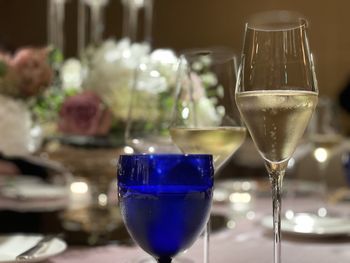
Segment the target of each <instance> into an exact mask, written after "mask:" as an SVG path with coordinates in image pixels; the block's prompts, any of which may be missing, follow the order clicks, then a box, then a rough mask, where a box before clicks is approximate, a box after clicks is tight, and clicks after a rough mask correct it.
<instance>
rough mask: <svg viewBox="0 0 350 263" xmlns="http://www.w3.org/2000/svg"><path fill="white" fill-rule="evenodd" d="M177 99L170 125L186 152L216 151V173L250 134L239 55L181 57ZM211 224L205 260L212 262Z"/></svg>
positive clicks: (219, 51) (211, 52) (208, 52)
mask: <svg viewBox="0 0 350 263" xmlns="http://www.w3.org/2000/svg"><path fill="white" fill-rule="evenodd" d="M176 82H177V84H176V99H175V107H174V112H173V117H172V121H171V125H170V135H171V138H172V140H173V142H174V143H175V144H176V145H177V146H178V147H179V148H180V150H181V151H182V152H183V153H189V154H203V153H205V154H212V155H213V160H214V166H215V174H217V171H218V169H220V168H221V167H222V166H223V164H224V163H225V162H227V160H228V159H229V158H230V156H232V155H233V153H234V152H235V151H236V150H237V149H238V148H239V147H240V146H241V144H242V143H243V141H244V139H245V136H246V129H245V127H244V126H242V122H241V119H240V115H239V112H238V109H237V107H236V104H235V101H234V86H235V82H236V56H235V55H234V53H233V52H231V51H230V50H229V49H225V48H211V49H204V50H191V51H188V52H185V53H184V54H182V55H181V56H180V63H179V67H178V74H177V81H176ZM209 232H210V229H209V223H208V224H207V226H206V229H205V232H204V262H206V263H207V262H209Z"/></svg>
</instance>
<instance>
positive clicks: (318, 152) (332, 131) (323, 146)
mask: <svg viewBox="0 0 350 263" xmlns="http://www.w3.org/2000/svg"><path fill="white" fill-rule="evenodd" d="M337 116H338V114H337V106H336V103H335V102H333V101H332V100H331V99H330V98H327V97H320V98H319V101H318V104H317V107H316V109H315V112H314V115H313V116H312V118H311V121H310V124H309V127H308V138H309V140H310V142H311V145H312V147H313V157H314V158H315V161H316V162H317V166H318V175H319V178H318V179H319V184H320V196H321V200H320V201H321V203H320V205H319V207H317V211H316V214H317V216H319V217H326V216H329V208H328V207H327V202H328V200H327V199H328V194H329V189H328V184H327V174H326V173H327V171H326V170H327V168H328V165H329V162H330V160H331V159H332V157H333V156H334V155H335V153H336V150H337V148H338V147H339V146H340V145H341V142H342V141H343V140H344V139H343V136H342V134H341V125H340V120H339V119H338V118H337Z"/></svg>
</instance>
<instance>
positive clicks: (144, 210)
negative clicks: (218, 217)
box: [118, 154, 214, 263]
mask: <svg viewBox="0 0 350 263" xmlns="http://www.w3.org/2000/svg"><path fill="white" fill-rule="evenodd" d="M213 174H214V168H213V163H212V156H211V155H205V154H196V155H194V154H193V155H184V154H149V155H122V156H121V157H120V158H119V163H118V190H119V203H120V208H121V212H122V216H123V220H124V223H125V225H126V228H127V229H128V231H129V233H130V235H131V237H132V238H133V239H134V241H135V242H136V243H137V244H138V245H139V246H140V247H141V248H142V249H143V250H144V251H146V252H147V253H149V254H150V255H152V256H153V257H154V258H155V259H156V260H157V262H158V263H170V262H171V261H172V258H173V257H174V256H175V255H177V254H178V253H179V252H181V251H183V250H186V249H188V248H189V247H190V246H191V245H192V244H193V243H194V241H195V240H196V239H197V238H198V236H199V235H200V233H201V232H202V230H203V228H204V226H205V224H206V222H207V221H208V218H209V214H210V207H211V202H212V193H213Z"/></svg>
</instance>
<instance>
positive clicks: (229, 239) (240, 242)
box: [50, 197, 350, 263]
mask: <svg viewBox="0 0 350 263" xmlns="http://www.w3.org/2000/svg"><path fill="white" fill-rule="evenodd" d="M316 203H317V200H315V199H313V198H310V197H308V198H297V199H288V200H284V203H283V206H284V207H285V208H288V207H297V208H298V209H300V210H299V211H302V210H303V209H308V208H311V207H312V206H313V204H316ZM349 207H350V204H349V203H343V204H340V205H336V206H332V209H334V210H336V211H338V212H344V211H345V212H347V213H348V212H350V209H349ZM271 210H272V209H271V200H270V198H268V197H259V198H257V199H256V201H255V203H254V213H255V216H254V217H253V218H252V219H250V220H249V219H246V218H239V219H236V220H235V224H236V225H235V227H234V228H233V229H228V228H227V229H225V230H223V231H220V232H217V233H215V234H214V235H212V237H211V262H212V263H229V262H232V263H250V262H251V263H253V262H259V263H271V262H272V261H273V260H272V235H271V234H270V233H271V231H267V230H266V229H264V228H263V227H262V226H261V225H260V220H261V218H262V217H263V216H265V215H267V214H269V213H270V211H271ZM214 211H216V212H218V213H226V214H227V213H228V211H229V210H228V209H227V207H226V206H215V207H214ZM252 215H253V214H251V213H250V216H251V217H252ZM202 242H203V241H202V240H198V241H197V242H196V243H195V244H194V245H193V247H192V248H190V249H189V250H188V251H187V253H185V254H183V255H182V257H184V258H191V259H193V262H202ZM349 248H350V237H334V238H324V239H309V238H308V239H306V238H301V237H299V238H297V237H292V236H289V237H288V236H286V235H284V236H283V237H282V260H283V263H295V262H300V263H315V262H317V263H329V262H332V263H346V262H350V249H349ZM145 256H146V254H145V253H144V252H143V251H142V250H141V249H140V248H138V247H123V246H117V245H108V246H102V247H95V248H74V247H71V248H69V249H68V250H67V251H66V252H64V253H63V254H61V255H58V256H56V257H54V258H52V259H51V260H50V262H52V263H75V262H84V263H90V262H91V263H92V262H103V263H109V262H110V263H112V262H113V263H124V262H125V263H131V262H134V260H135V259H138V258H144V257H145Z"/></svg>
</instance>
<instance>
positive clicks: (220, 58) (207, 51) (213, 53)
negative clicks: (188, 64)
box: [180, 47, 237, 63]
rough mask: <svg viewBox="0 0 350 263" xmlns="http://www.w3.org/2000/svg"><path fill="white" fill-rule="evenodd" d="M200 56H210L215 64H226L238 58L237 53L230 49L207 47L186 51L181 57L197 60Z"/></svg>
mask: <svg viewBox="0 0 350 263" xmlns="http://www.w3.org/2000/svg"><path fill="white" fill-rule="evenodd" d="M198 56H210V57H211V59H212V61H213V62H216V63H220V62H222V63H225V62H227V61H231V60H233V59H235V58H237V53H236V52H235V51H234V50H232V49H231V48H229V47H207V48H192V49H185V50H183V51H182V52H181V54H180V57H181V58H184V59H186V60H189V61H191V60H195V59H196V58H197V57H198Z"/></svg>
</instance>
